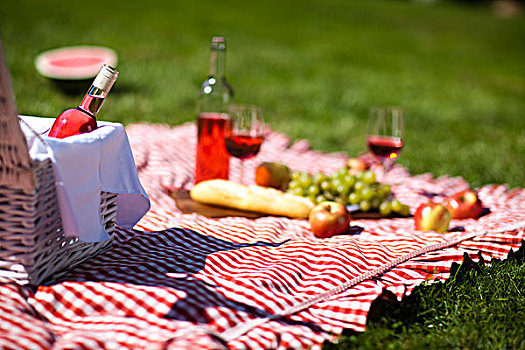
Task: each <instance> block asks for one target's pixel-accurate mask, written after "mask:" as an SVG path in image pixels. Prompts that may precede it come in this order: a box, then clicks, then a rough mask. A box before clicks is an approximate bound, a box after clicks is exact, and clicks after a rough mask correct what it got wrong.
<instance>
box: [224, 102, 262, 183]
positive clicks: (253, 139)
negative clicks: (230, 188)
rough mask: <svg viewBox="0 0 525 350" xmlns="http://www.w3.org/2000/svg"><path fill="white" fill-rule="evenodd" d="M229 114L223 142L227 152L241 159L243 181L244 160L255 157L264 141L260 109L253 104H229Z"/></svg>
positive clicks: (242, 179)
mask: <svg viewBox="0 0 525 350" xmlns="http://www.w3.org/2000/svg"><path fill="white" fill-rule="evenodd" d="M229 114H230V118H229V120H228V123H227V125H226V129H225V130H226V131H225V137H224V144H225V146H226V150H227V151H228V153H229V154H230V155H232V156H233V157H236V158H239V159H240V161H241V177H240V179H241V180H240V182H241V183H243V181H244V175H243V168H244V160H246V159H248V158H252V157H255V156H256V155H257V153H259V150H260V149H261V144H262V142H263V141H264V120H263V116H262V112H261V109H260V108H259V107H257V106H253V105H231V106H230V108H229Z"/></svg>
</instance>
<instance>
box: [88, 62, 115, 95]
mask: <svg viewBox="0 0 525 350" xmlns="http://www.w3.org/2000/svg"><path fill="white" fill-rule="evenodd" d="M117 77H118V71H117V70H116V69H115V68H113V67H111V66H109V65H107V64H105V65H103V66H102V68H100V72H99V73H98V75H97V77H96V78H95V81H94V82H93V86H95V87H96V88H98V89H100V90H104V91H107V90H109V89H111V87H112V86H113V84H114V83H115V80H117Z"/></svg>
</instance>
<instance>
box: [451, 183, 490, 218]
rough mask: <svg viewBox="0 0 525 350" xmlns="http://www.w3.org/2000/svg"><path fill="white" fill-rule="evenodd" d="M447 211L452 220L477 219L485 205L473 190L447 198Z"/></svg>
mask: <svg viewBox="0 0 525 350" xmlns="http://www.w3.org/2000/svg"><path fill="white" fill-rule="evenodd" d="M446 208H447V210H448V211H449V212H450V217H451V218H452V219H467V218H475V217H478V216H480V215H481V212H482V211H483V205H482V204H481V201H480V200H479V198H478V195H477V194H476V192H474V191H473V190H471V189H468V190H464V191H461V192H458V193H455V194H453V195H452V196H450V197H448V198H447V204H446Z"/></svg>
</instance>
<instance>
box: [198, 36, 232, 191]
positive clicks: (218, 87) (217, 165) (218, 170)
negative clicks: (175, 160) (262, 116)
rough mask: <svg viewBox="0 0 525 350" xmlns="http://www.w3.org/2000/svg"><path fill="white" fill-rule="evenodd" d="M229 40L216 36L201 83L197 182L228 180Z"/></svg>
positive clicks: (230, 91) (230, 96) (230, 93)
mask: <svg viewBox="0 0 525 350" xmlns="http://www.w3.org/2000/svg"><path fill="white" fill-rule="evenodd" d="M225 54H226V41H225V40H224V38H223V37H213V38H212V41H211V53H210V73H209V75H208V78H207V79H206V80H205V81H204V82H203V83H202V84H201V89H200V93H199V98H198V100H197V107H196V109H197V152H196V159H195V183H198V182H201V181H204V180H209V179H224V180H227V179H228V177H229V172H230V154H229V153H228V151H227V150H226V147H225V144H224V135H225V132H226V124H227V122H228V119H229V116H228V106H229V104H230V101H231V100H232V99H233V90H232V88H231V87H230V85H229V84H228V83H227V82H226V78H225Z"/></svg>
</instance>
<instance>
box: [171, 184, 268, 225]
mask: <svg viewBox="0 0 525 350" xmlns="http://www.w3.org/2000/svg"><path fill="white" fill-rule="evenodd" d="M170 196H171V197H172V198H173V199H174V200H175V204H176V205H177V208H179V210H180V211H182V212H183V213H185V214H191V213H197V214H201V215H204V216H207V217H209V218H223V217H227V216H241V217H245V218H260V217H263V216H267V215H266V214H262V213H254V212H250V211H245V210H238V209H232V208H225V207H218V206H214V205H208V204H202V203H199V202H196V201H194V200H193V199H191V197H190V191H187V190H179V191H173V192H171V193H170Z"/></svg>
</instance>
